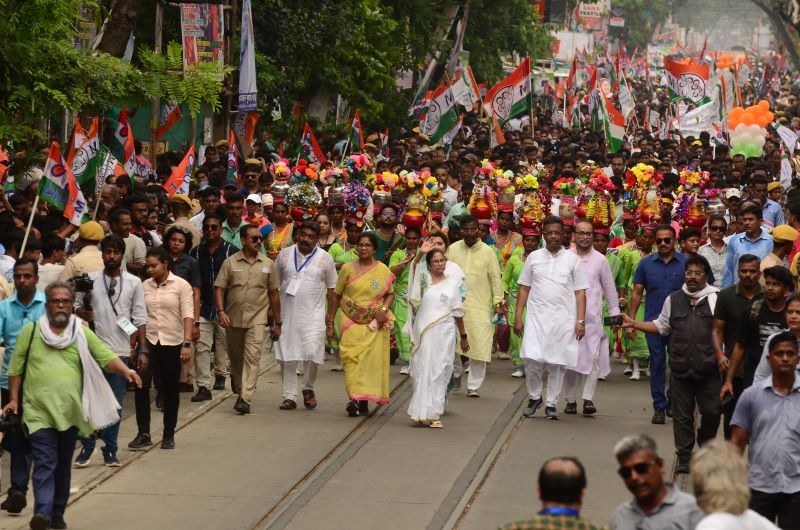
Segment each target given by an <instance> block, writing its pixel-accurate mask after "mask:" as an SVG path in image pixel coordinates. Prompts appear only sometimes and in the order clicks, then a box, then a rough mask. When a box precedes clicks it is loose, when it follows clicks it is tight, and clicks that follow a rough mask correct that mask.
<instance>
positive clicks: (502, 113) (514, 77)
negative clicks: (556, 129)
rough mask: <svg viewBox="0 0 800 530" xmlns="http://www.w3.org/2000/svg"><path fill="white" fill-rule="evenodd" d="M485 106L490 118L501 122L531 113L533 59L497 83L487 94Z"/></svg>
mask: <svg viewBox="0 0 800 530" xmlns="http://www.w3.org/2000/svg"><path fill="white" fill-rule="evenodd" d="M483 106H484V108H486V112H487V113H488V114H489V116H494V117H496V118H497V119H498V120H499V121H500V126H503V125H505V124H506V122H507V121H508V120H510V119H511V118H514V117H516V116H520V115H523V114H526V113H529V112H530V111H531V58H530V57H526V58H525V60H524V61H522V62H521V63H520V65H519V66H518V67H517V69H516V70H514V71H513V72H512V73H511V75H509V76H508V77H506V78H505V79H503V80H502V81H500V82H499V83H497V84H496V85H495V86H494V87H492V89H491V90H490V91H489V93H488V94H486V99H484V101H483Z"/></svg>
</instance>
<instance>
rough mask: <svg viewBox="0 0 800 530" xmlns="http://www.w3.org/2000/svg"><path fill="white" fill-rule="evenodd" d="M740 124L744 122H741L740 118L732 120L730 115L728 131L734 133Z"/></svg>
mask: <svg viewBox="0 0 800 530" xmlns="http://www.w3.org/2000/svg"><path fill="white" fill-rule="evenodd" d="M740 123H742V122H741V121H740V120H739V118H738V117H736V118H732V117H731V116H730V115H728V129H730V130H731V131H732V130H734V129H735V128H736V127H738V126H739V124H740Z"/></svg>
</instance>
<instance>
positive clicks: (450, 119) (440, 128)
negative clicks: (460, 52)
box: [419, 83, 458, 144]
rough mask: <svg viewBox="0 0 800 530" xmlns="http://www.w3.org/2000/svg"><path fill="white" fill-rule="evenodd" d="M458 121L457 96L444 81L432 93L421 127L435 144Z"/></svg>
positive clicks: (423, 132)
mask: <svg viewBox="0 0 800 530" xmlns="http://www.w3.org/2000/svg"><path fill="white" fill-rule="evenodd" d="M457 123H458V114H457V113H456V98H455V96H454V95H453V91H452V90H451V89H450V86H449V85H447V83H442V84H441V85H439V86H438V87H436V90H434V91H433V93H432V94H431V97H430V99H429V100H428V108H427V109H426V110H425V119H424V120H423V121H422V122H421V123H420V127H419V129H420V131H421V132H422V134H424V135H426V136H428V137H429V138H430V143H431V144H435V143H436V142H438V141H439V140H441V139H442V137H443V136H444V135H445V134H447V132H448V131H449V130H451V129H452V128H453V127H454V126H455V125H456V124H457Z"/></svg>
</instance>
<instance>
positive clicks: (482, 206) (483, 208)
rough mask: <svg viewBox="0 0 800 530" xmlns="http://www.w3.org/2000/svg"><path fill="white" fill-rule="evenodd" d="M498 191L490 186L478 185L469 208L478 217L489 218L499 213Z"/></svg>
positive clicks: (471, 197)
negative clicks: (494, 190)
mask: <svg viewBox="0 0 800 530" xmlns="http://www.w3.org/2000/svg"><path fill="white" fill-rule="evenodd" d="M495 195H496V193H495V192H493V191H492V189H491V188H490V187H489V186H476V187H475V189H474V190H473V191H472V195H471V196H470V198H469V203H468V204H467V210H468V211H469V212H470V213H471V214H472V215H474V216H475V217H477V218H478V219H489V218H490V217H492V216H494V215H495V214H496V213H497V198H496V197H495Z"/></svg>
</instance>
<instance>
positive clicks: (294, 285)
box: [286, 247, 319, 296]
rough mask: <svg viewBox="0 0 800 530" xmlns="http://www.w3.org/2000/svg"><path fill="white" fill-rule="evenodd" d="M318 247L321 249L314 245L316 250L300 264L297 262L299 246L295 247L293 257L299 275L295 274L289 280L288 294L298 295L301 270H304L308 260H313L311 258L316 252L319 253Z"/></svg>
mask: <svg viewBox="0 0 800 530" xmlns="http://www.w3.org/2000/svg"><path fill="white" fill-rule="evenodd" d="M318 249H319V247H314V250H313V251H311V254H309V255H308V256H306V259H304V260H303V263H302V264H300V265H298V263H297V247H295V248H294V254H293V257H294V270H295V272H297V276H295V277H294V278H292V279H291V280H289V285H287V286H286V294H288V295H289V296H295V295H297V292H298V291H299V290H300V271H302V270H303V269H304V268H305V267H306V265H308V262H309V261H311V258H313V257H314V254H316V253H317V250H318Z"/></svg>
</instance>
